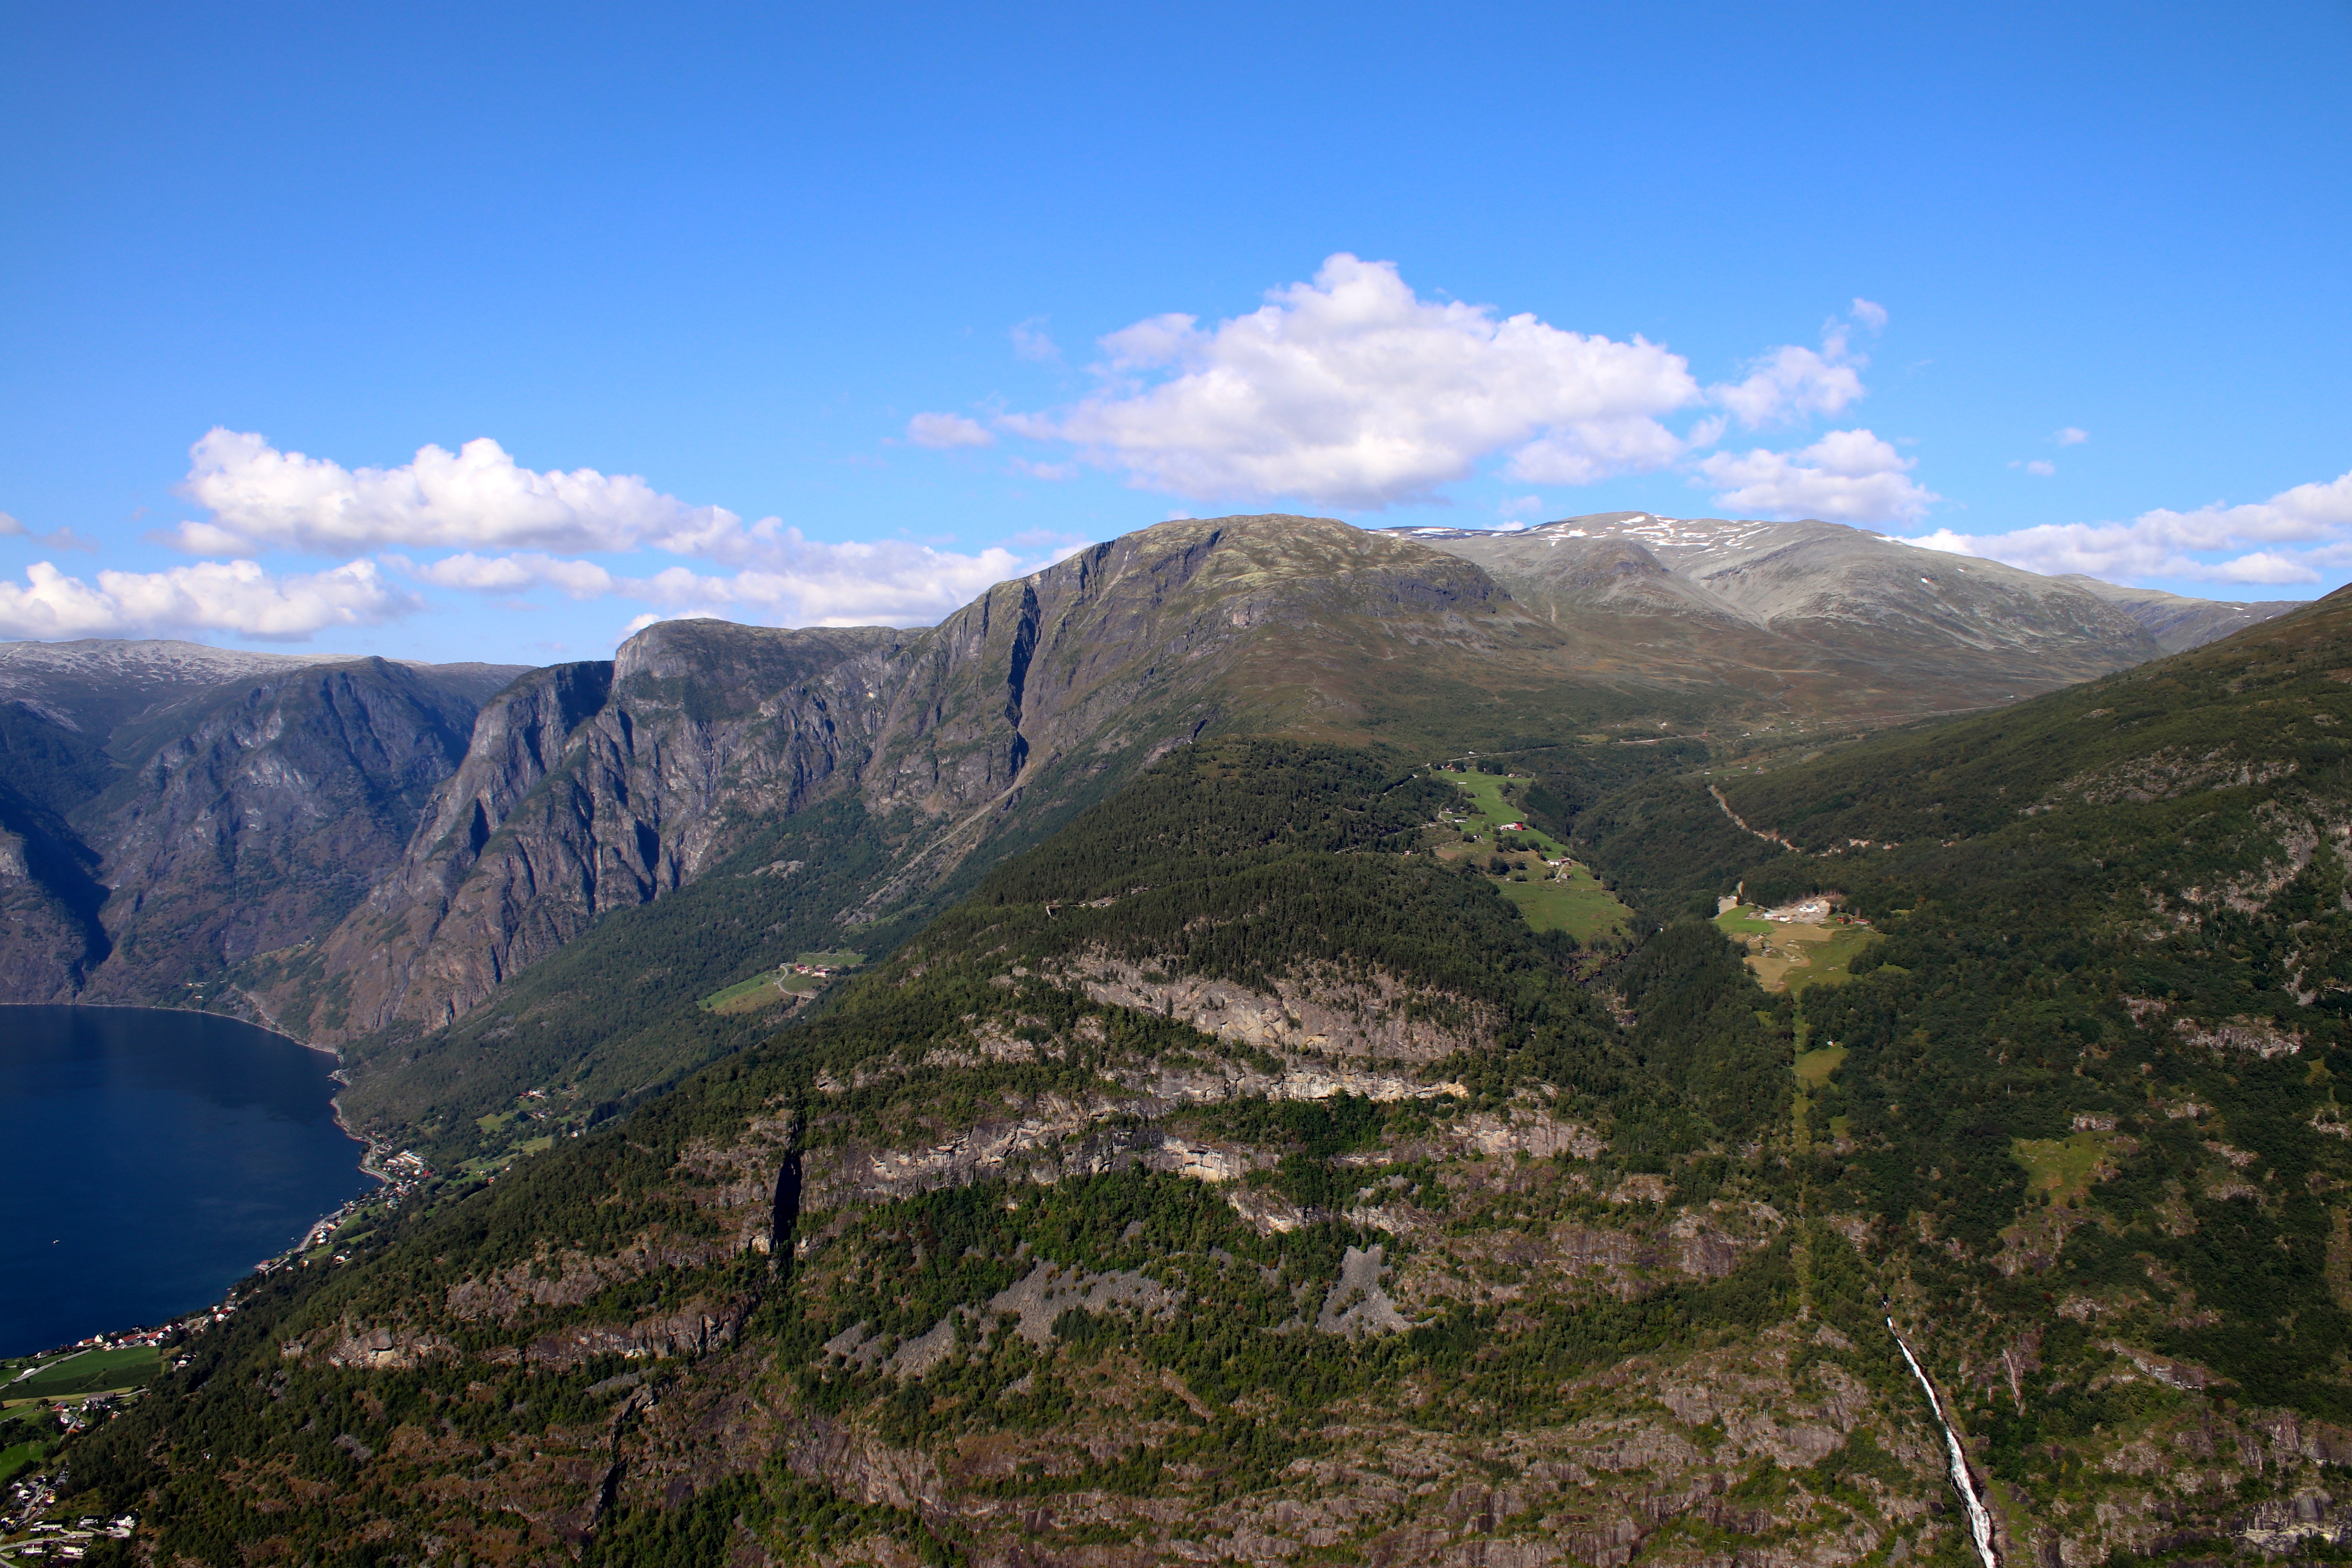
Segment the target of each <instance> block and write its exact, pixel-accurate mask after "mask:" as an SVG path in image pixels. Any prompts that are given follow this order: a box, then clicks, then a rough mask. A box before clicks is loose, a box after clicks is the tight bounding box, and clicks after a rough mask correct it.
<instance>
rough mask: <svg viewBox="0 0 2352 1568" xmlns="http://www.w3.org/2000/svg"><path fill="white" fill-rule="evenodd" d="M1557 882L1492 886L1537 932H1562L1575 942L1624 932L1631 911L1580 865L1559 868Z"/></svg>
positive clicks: (1531, 882) (1511, 883) (1514, 883)
mask: <svg viewBox="0 0 2352 1568" xmlns="http://www.w3.org/2000/svg"><path fill="white" fill-rule="evenodd" d="M1562 869H1563V870H1564V871H1565V872H1566V873H1567V877H1566V879H1565V880H1560V881H1542V882H1538V881H1532V880H1531V881H1526V882H1512V881H1502V882H1497V883H1496V884H1495V887H1496V890H1497V891H1499V892H1500V893H1501V894H1502V895H1503V897H1505V898H1507V899H1508V900H1511V902H1512V903H1514V904H1516V905H1517V906H1518V910H1519V913H1520V914H1522V915H1524V916H1526V917H1527V922H1528V925H1530V926H1532V927H1534V928H1535V929H1536V930H1537V931H1566V932H1568V934H1569V935H1570V936H1572V937H1574V938H1575V939H1576V940H1577V941H1579V942H1590V941H1591V940H1592V939H1593V938H1594V937H1596V936H1600V935H1601V934H1603V933H1604V932H1614V931H1622V930H1623V929H1624V924H1625V921H1626V919H1627V918H1628V917H1629V916H1631V915H1632V913H1633V910H1629V909H1627V908H1626V907H1625V906H1624V905H1622V904H1621V903H1619V902H1618V901H1617V899H1616V896H1615V895H1614V894H1612V893H1611V892H1610V891H1609V889H1606V888H1604V887H1602V886H1601V883H1600V880H1599V879H1597V878H1595V877H1594V876H1593V875H1592V873H1591V872H1590V871H1588V870H1586V869H1585V868H1583V867H1581V866H1568V867H1564V868H1562Z"/></svg>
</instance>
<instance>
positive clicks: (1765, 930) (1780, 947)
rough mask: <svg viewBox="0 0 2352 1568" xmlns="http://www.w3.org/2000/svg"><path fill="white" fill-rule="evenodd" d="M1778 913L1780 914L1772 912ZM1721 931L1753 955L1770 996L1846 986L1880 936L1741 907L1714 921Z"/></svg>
mask: <svg viewBox="0 0 2352 1568" xmlns="http://www.w3.org/2000/svg"><path fill="white" fill-rule="evenodd" d="M1772 912H1774V913H1778V912H1779V911H1772ZM1715 924H1716V929H1717V930H1718V931H1722V932H1723V933H1724V934H1725V935H1726V936H1727V937H1729V938H1731V940H1732V941H1734V942H1740V943H1742V944H1743V945H1744V946H1745V947H1746V948H1747V950H1748V968H1749V969H1750V970H1751V971H1753V972H1754V973H1755V975H1756V981H1757V984H1759V985H1761V986H1763V987H1764V989H1765V990H1767V991H1786V992H1789V993H1790V994H1797V993H1800V992H1801V991H1803V990H1804V988H1805V987H1806V986H1808V985H1837V984H1843V983H1844V982H1845V981H1846V980H1847V979H1849V978H1850V977H1851V976H1852V973H1853V968H1852V966H1853V961H1854V959H1855V958H1856V957H1857V956H1858V955H1860V953H1861V952H1862V950H1863V949H1864V948H1866V947H1868V946H1869V945H1870V944H1871V943H1872V942H1875V941H1877V940H1878V932H1877V931H1874V930H1872V929H1871V928H1870V927H1869V926H1866V925H1864V924H1861V923H1859V922H1852V923H1849V922H1847V921H1843V919H1841V918H1839V917H1837V916H1834V915H1832V916H1829V917H1828V918H1826V919H1823V920H1816V921H1806V920H1794V919H1782V920H1774V919H1770V918H1769V916H1768V913H1767V911H1765V910H1759V909H1756V908H1754V907H1753V906H1751V905H1748V904H1741V905H1738V906H1737V907H1735V908H1733V909H1728V910H1724V911H1723V912H1722V913H1721V914H1718V915H1717V916H1716V917H1715Z"/></svg>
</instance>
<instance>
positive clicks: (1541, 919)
mask: <svg viewBox="0 0 2352 1568" xmlns="http://www.w3.org/2000/svg"><path fill="white" fill-rule="evenodd" d="M1435 776H1437V777H1439V778H1442V779H1443V780H1444V782H1445V783H1447V784H1452V785H1454V788H1456V789H1457V790H1459V791H1461V792H1462V794H1463V795H1465V796H1466V797H1467V799H1466V800H1465V802H1464V805H1463V807H1462V809H1461V815H1460V817H1459V819H1458V820H1457V821H1454V822H1451V823H1449V824H1448V826H1449V828H1454V829H1458V832H1452V833H1444V832H1442V833H1441V836H1440V841H1439V843H1438V845H1437V847H1436V850H1435V853H1436V856H1437V858H1438V859H1440V860H1442V861H1444V862H1445V863H1447V864H1449V865H1460V864H1462V863H1463V862H1465V861H1468V862H1470V863H1471V864H1473V865H1476V866H1478V867H1480V868H1481V869H1485V868H1486V867H1487V864H1488V862H1490V861H1491V860H1492V858H1494V857H1495V856H1496V855H1498V854H1499V855H1501V856H1502V857H1503V858H1506V859H1507V860H1508V861H1510V862H1511V865H1512V871H1513V874H1507V875H1505V876H1502V877H1498V878H1496V890H1497V891H1499V892H1500V893H1501V894H1502V895H1503V896H1504V897H1505V898H1506V899H1508V900H1510V901H1511V903H1512V905H1513V906H1514V907H1515V908H1517V910H1518V911H1519V913H1520V915H1521V916H1522V917H1523V918H1525V920H1526V921H1527V922H1528V926H1529V927H1530V928H1532V929H1533V930H1536V931H1566V932H1567V933H1568V934H1569V935H1570V936H1572V937H1574V938H1575V939H1576V940H1577V941H1578V942H1591V941H1592V940H1593V939H1594V938H1596V937H1601V936H1615V935H1619V934H1622V932H1623V931H1624V930H1625V928H1626V922H1627V921H1630V920H1631V919H1632V918H1633V911H1632V910H1629V909H1627V908H1626V907H1625V906H1624V905H1623V904H1622V903H1620V902H1619V901H1618V900H1617V898H1616V896H1615V895H1614V894H1612V893H1611V892H1610V891H1609V889H1606V888H1604V887H1602V886H1601V879H1599V878H1598V877H1595V876H1594V875H1593V874H1592V872H1591V869H1590V868H1587V867H1585V866H1583V865H1581V864H1579V863H1578V862H1576V861H1574V860H1571V859H1570V858H1569V854H1568V848H1567V847H1566V846H1565V845H1563V844H1561V843H1560V842H1559V840H1557V839H1555V838H1553V837H1551V836H1550V835H1549V834H1547V833H1543V832H1541V831H1539V830H1538V829H1536V828H1532V827H1530V828H1524V829H1519V830H1516V831H1513V832H1510V833H1507V834H1501V836H1500V837H1497V835H1498V832H1499V830H1500V829H1501V828H1502V826H1503V825H1504V824H1506V823H1511V822H1518V821H1521V820H1523V817H1524V813H1523V812H1522V811H1521V810H1520V809H1519V808H1518V807H1516V806H1514V805H1512V804H1511V803H1510V802H1509V801H1508V800H1507V799H1506V798H1505V796H1504V791H1505V789H1506V788H1507V787H1508V786H1510V785H1513V784H1517V785H1520V786H1522V787H1524V786H1526V785H1527V784H1530V783H1532V782H1533V781H1532V780H1530V779H1528V778H1526V777H1524V776H1521V775H1518V774H1499V773H1438V774H1437V775H1435ZM1460 834H1472V835H1475V836H1476V838H1477V842H1476V843H1467V842H1463V841H1461V839H1460V837H1459V836H1460ZM1449 838H1450V839H1452V840H1453V841H1452V842H1447V841H1446V840H1447V839H1449ZM1529 851H1533V852H1534V855H1536V856H1540V857H1541V858H1542V859H1541V860H1538V859H1534V858H1531V857H1530V855H1529V854H1528V852H1529ZM1543 860H1558V861H1561V862H1563V864H1561V865H1560V866H1559V868H1558V869H1557V871H1556V872H1555V871H1554V870H1553V868H1550V867H1548V866H1545V865H1544V864H1543V863H1542V861H1543ZM1519 876H1524V877H1525V878H1526V880H1524V881H1522V880H1518V879H1517V878H1518V877H1519Z"/></svg>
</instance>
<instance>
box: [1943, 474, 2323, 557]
mask: <svg viewBox="0 0 2352 1568" xmlns="http://www.w3.org/2000/svg"><path fill="white" fill-rule="evenodd" d="M1912 542H1913V543H1915V544H1924V545H1927V546H1928V548H1930V549H1939V550H1950V551H1954V552H1958V553H1960V554H1964V555H1981V556H1985V557H1987V558H1988V559H1990V560H1995V561H2006V562H2008V563H2010V564H2011V565H2013V566H2022V567H2025V568H2026V569H2027V570H2028V571H2032V572H2051V573H2063V572H2081V573H2084V574H2088V575H2090V576H2094V577H2105V578H2114V579H2120V580H2125V581H2129V580H2133V579H2141V578H2152V577H2168V578H2178V577H2187V578H2202V579H2206V580H2209V581H2212V582H2222V583H2268V584H2285V583H2315V582H2319V581H2321V580H2322V578H2323V576H2324V575H2325V574H2327V573H2328V572H2330V571H2335V572H2338V573H2340V572H2341V571H2342V570H2344V569H2346V568H2347V567H2352V473H2347V474H2345V475H2343V476H2342V477H2341V478H2338V479H2331V480H2327V481H2326V482H2324V483H2316V484H2306V485H2297V486H2295V487H2294V489H2287V490H2281V491H2280V492H2279V493H2278V494H2277V495H2274V496H2273V497H2271V499H2270V500H2266V501H2255V502H2252V503H2249V504H2246V505H2242V506H2225V505H2222V504H2221V503H2220V502H2218V501H2217V502H2215V503H2213V504H2212V505H2210V506H2205V507H2200V508H2198V509H2197V510H2194V511H2174V510H2169V509H2158V510H2154V511H2146V512H2142V513H2141V514H2140V515H2139V516H2137V517H2136V518H2134V519H2132V520H2131V521H2129V522H2069V523H2050V524H2044V525H2043V526H2042V527H2039V528H2023V529H2019V530H2017V531H2014V532H2011V533H1998V534H1958V533H1953V532H1950V531H1948V530H1946V531H1938V532H1937V534H1934V535H1931V536H1929V537H1927V538H1923V539H1916V540H1914V541H1912ZM2262 545H2285V546H2290V547H2292V546H2296V545H2301V546H2305V548H2303V549H2299V550H2298V549H2294V548H2288V549H2284V550H2264V549H2259V548H2254V547H2256V546H2262ZM2231 552H2243V553H2235V554H2232V553H2231ZM2216 555H2221V556H2224V557H2226V558H2225V559H2221V560H2214V559H2210V557H2213V556H2216ZM2200 557H2203V558H2202V559H2200Z"/></svg>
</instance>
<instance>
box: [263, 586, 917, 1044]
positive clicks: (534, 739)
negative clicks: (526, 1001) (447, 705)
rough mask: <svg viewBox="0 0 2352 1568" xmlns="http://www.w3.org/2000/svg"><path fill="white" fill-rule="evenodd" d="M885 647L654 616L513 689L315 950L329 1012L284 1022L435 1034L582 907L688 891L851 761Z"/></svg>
mask: <svg viewBox="0 0 2352 1568" xmlns="http://www.w3.org/2000/svg"><path fill="white" fill-rule="evenodd" d="M902 640H903V638H902V636H901V634H898V633H896V632H889V631H882V630H871V629H869V630H863V631H850V632H837V631H807V632H800V631H774V630H771V629H768V628H765V627H753V626H730V625H727V624H725V623H722V622H717V621H683V622H664V623H662V624H661V625H659V626H654V627H651V628H648V629H647V630H646V632H644V633H641V634H640V635H639V636H637V637H634V638H632V639H631V640H630V641H629V643H628V644H627V645H626V646H625V647H623V648H622V649H621V651H620V655H619V657H618V658H616V659H615V660H614V662H612V663H610V664H604V663H597V664H573V665H562V666H558V667H556V668H552V669H544V670H539V671H535V672H533V673H532V674H531V675H530V676H529V677H527V678H525V679H522V680H520V681H518V682H516V683H515V685H514V686H512V687H510V688H509V689H508V690H506V691H505V692H503V693H502V694H500V696H499V698H498V699H496V700H493V701H492V702H491V703H490V704H488V706H487V707H485V708H484V709H483V710H482V712H481V715H480V717H479V718H478V720H477V721H476V723H475V725H474V730H473V734H472V736H471V739H470V742H469V743H468V745H467V750H466V753H465V756H464V760H463V762H462V763H460V764H459V765H458V766H457V768H456V770H455V772H454V773H451V774H450V775H449V776H448V778H447V780H446V783H445V784H442V785H441V787H440V788H439V789H438V790H437V792H436V795H435V796H434V798H433V801H432V803H431V805H430V808H429V809H428V810H427V811H425V813H423V814H422V820H421V822H420V825H419V826H418V828H417V830H416V832H415V836H414V837H413V838H412V840H411V841H410V843H409V844H408V846H407V847H406V850H405V852H404V854H402V855H401V856H400V858H399V859H398V861H397V863H396V864H395V865H394V866H393V867H392V868H389V874H387V875H386V876H384V877H383V879H382V880H381V881H380V882H378V883H377V884H376V886H375V887H374V889H373V891H372V892H371V893H370V895H369V896H368V898H367V900H366V901H365V902H364V904H362V906H361V907H360V908H358V909H357V910H353V911H352V916H351V918H350V919H349V920H347V921H344V922H343V923H342V925H341V927H340V928H338V929H337V930H336V931H334V932H333V934H332V935H331V936H330V937H329V938H328V939H327V940H326V942H324V943H323V944H322V946H321V950H320V972H321V973H323V974H324V976H325V977H326V979H327V981H328V983H329V985H330V986H331V987H332V989H331V991H330V992H329V993H328V995H329V996H331V998H332V1000H333V1001H334V1003H336V1004H338V1006H336V1008H335V1009H334V1010H333V1011H321V1012H320V1014H318V1015H316V1016H309V1017H305V1018H300V1019H294V1018H289V1020H288V1021H289V1023H291V1024H294V1025H295V1026H299V1027H303V1028H306V1029H307V1030H308V1031H309V1032H310V1034H311V1035H312V1036H314V1037H320V1038H322V1039H327V1040H339V1039H345V1038H349V1037H352V1036H354V1035H359V1034H364V1033H368V1032H371V1031H373V1030H376V1029H381V1028H383V1027H384V1026H387V1025H391V1024H394V1023H395V1022H407V1023H410V1024H413V1025H415V1026H422V1027H425V1028H432V1027H436V1026H439V1025H442V1024H445V1023H447V1022H448V1021H450V1020H451V1019H453V1018H455V1017H457V1016H460V1015H461V1014H463V1013H464V1012H466V1011H467V1010H468V1009H469V1008H471V1007H472V1006H473V1005H476V1004H477V1003H478V1002H479V1001H480V1000H481V999H482V997H484V996H485V995H487V994H488V993H489V992H490V991H491V990H492V989H493V988H494V987H496V986H497V985H498V984H499V982H500V981H502V980H504V979H505V978H506V977H507V976H509V975H510V974H512V973H514V972H515V971H516V970H518V969H520V968H521V967H522V966H523V965H525V964H527V963H530V962H532V961H533V960H535V959H537V958H540V957H542V956H544V955H546V954H547V953H549V952H553V951H554V950H555V949H557V948H558V947H561V946H562V944H563V943H564V942H568V941H570V940H571V939H572V937H573V936H575V935H577V934H578V933H579V932H580V931H582V930H583V929H584V928H585V927H586V926H587V925H588V924H589V923H590V922H591V921H594V920H595V919H596V918H597V916H598V915H600V914H603V913H604V912H605V911H607V910H614V909H625V908H630V907H634V906H635V905H637V904H641V903H645V902H646V901H648V900H652V899H655V898H657V897H658V896H660V895H661V894H662V893H664V892H667V891H669V890H672V889H676V888H677V887H678V886H680V885H681V884H683V883H684V882H686V881H688V880H691V879H693V878H694V876H695V875H696V874H697V873H698V871H700V870H701V869H702V868H703V867H704V866H705V865H706V864H708V862H709V860H710V859H711V858H713V857H714V856H715V855H717V854H720V853H723V852H724V850H725V849H726V848H727V847H731V843H732V841H733V836H734V835H735V834H737V833H738V832H740V829H741V828H742V826H744V825H745V824H746V823H747V822H751V821H754V820H756V819H757V818H759V817H761V816H765V815H768V814H775V813H785V812H791V811H794V810H798V809H800V808H801V807H803V806H804V805H806V804H808V802H809V801H810V800H811V799H813V798H814V797H815V796H817V795H820V794H822V793H824V792H825V791H826V790H827V789H828V788H829V787H831V786H832V784H833V783H834V781H835V776H836V775H837V774H838V773H841V771H842V769H843V768H844V766H845V763H846V764H847V765H849V766H852V767H854V766H855V765H856V763H859V762H862V761H863V760H864V756H865V753H866V752H867V751H868V750H869V749H870V745H871V733H872V731H873V728H874V720H875V717H876V715H875V713H874V710H875V708H876V706H877V701H876V698H875V697H874V695H873V688H872V677H873V675H874V674H875V672H876V671H877V669H878V668H879V667H880V665H881V663H882V662H883V661H886V660H887V658H888V656H889V655H890V653H891V652H893V651H894V650H895V648H896V647H897V646H898V644H899V643H900V642H901V641H902ZM304 978H306V979H307V978H309V976H305V977H304ZM313 989H314V990H315V989H316V987H313ZM286 1000H287V996H286V994H283V993H273V994H268V995H267V996H265V998H264V1001H265V1005H271V1006H272V1007H273V1010H275V1009H278V1008H281V1007H283V1006H284V1005H285V1002H286Z"/></svg>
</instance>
